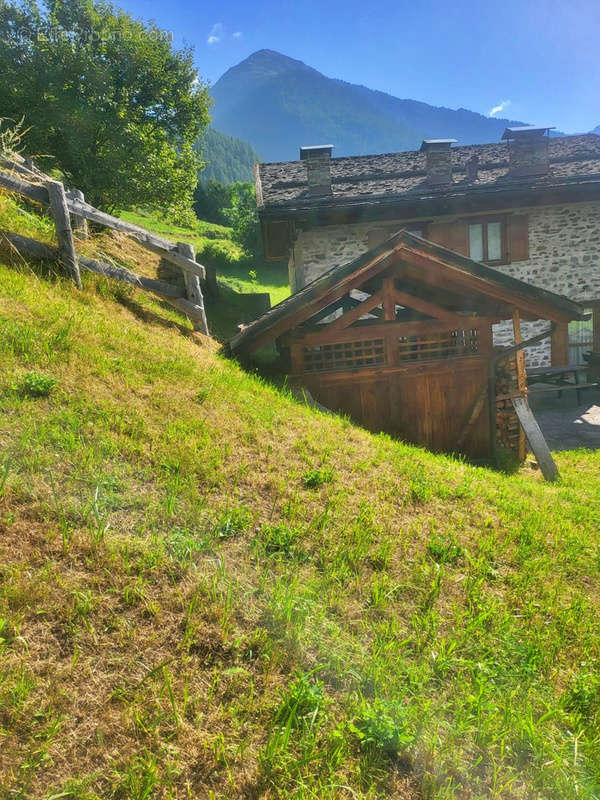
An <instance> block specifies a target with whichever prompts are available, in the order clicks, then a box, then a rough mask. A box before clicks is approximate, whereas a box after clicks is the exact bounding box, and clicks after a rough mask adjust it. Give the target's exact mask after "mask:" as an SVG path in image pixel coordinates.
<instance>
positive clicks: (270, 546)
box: [257, 525, 306, 560]
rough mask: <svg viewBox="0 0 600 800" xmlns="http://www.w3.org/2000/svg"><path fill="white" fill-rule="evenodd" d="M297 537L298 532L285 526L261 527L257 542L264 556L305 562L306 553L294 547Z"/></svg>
mask: <svg viewBox="0 0 600 800" xmlns="http://www.w3.org/2000/svg"><path fill="white" fill-rule="evenodd" d="M298 537H299V533H298V531H295V530H292V529H291V528H289V527H288V526H287V525H263V527H262V528H261V529H260V531H259V534H258V537H257V541H258V542H259V544H260V546H261V549H262V552H263V553H265V554H266V555H270V556H279V557H280V558H287V559H297V560H305V559H306V553H305V552H304V551H303V550H302V549H300V548H298V547H297V545H296V543H297V541H298Z"/></svg>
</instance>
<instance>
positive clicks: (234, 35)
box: [233, 31, 242, 39]
mask: <svg viewBox="0 0 600 800" xmlns="http://www.w3.org/2000/svg"><path fill="white" fill-rule="evenodd" d="M233 38H234V39H241V38H242V32H241V31H236V32H235V33H234V34H233Z"/></svg>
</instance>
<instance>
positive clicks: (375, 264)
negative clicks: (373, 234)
mask: <svg viewBox="0 0 600 800" xmlns="http://www.w3.org/2000/svg"><path fill="white" fill-rule="evenodd" d="M392 255H393V254H392ZM390 258H391V256H388V258H386V259H384V260H383V261H381V260H380V258H379V256H375V257H374V258H373V259H372V260H371V261H368V262H367V263H366V264H364V265H363V266H362V267H361V268H360V269H358V270H357V271H356V272H353V273H352V274H351V275H348V276H347V277H346V278H345V279H344V280H342V281H339V282H336V281H335V277H334V278H332V279H331V287H330V288H329V290H328V291H323V292H322V293H321V294H318V295H316V296H315V295H313V296H310V295H309V296H308V297H307V299H306V303H305V304H304V306H303V307H302V308H300V309H299V310H298V311H296V313H295V314H292V315H290V316H284V317H281V318H279V319H277V320H275V321H274V322H273V323H272V325H271V327H270V328H268V329H267V330H265V331H263V332H262V333H260V334H258V335H257V336H256V337H255V338H254V339H251V340H250V341H249V342H247V343H245V344H244V351H245V352H247V353H252V352H254V351H255V350H258V349H259V348H260V347H263V345H265V344H269V342H271V341H273V340H274V339H276V338H277V337H278V336H281V334H282V333H284V332H285V331H287V330H290V329H291V328H297V326H298V325H300V324H301V323H302V322H304V320H306V319H309V318H310V317H312V316H314V315H315V314H316V313H317V312H318V311H320V310H321V309H322V308H323V307H325V306H329V305H331V304H332V303H334V302H335V301H336V300H339V299H341V298H342V297H343V296H344V295H345V294H347V293H348V292H349V291H350V290H351V289H356V288H358V287H359V286H361V285H362V284H363V283H364V282H365V281H367V280H368V279H369V278H371V277H372V276H373V275H376V274H378V273H379V272H381V271H382V270H383V269H385V268H386V267H387V266H389V264H390ZM319 289H323V286H322V285H321V286H319ZM319 336H321V337H322V334H320V333H319ZM230 345H231V348H232V350H233V351H234V352H235V351H236V349H237V346H236V345H237V337H235V336H234V337H233V338H232V339H231V341H230Z"/></svg>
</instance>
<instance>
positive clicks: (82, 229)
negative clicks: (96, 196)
mask: <svg viewBox="0 0 600 800" xmlns="http://www.w3.org/2000/svg"><path fill="white" fill-rule="evenodd" d="M67 197H68V198H69V199H74V200H80V201H81V202H82V203H84V202H85V197H84V195H83V192H81V191H79V189H73V190H72V191H71V192H67ZM71 225H72V227H73V233H74V234H75V236H76V237H77V238H78V239H87V238H88V236H89V231H88V224H87V220H86V219H84V218H83V217H80V216H79V215H78V214H73V219H72V222H71Z"/></svg>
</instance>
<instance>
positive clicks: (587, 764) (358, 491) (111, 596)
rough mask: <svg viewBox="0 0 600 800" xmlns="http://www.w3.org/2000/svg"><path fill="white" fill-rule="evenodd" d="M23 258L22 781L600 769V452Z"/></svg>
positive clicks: (14, 740) (532, 778) (339, 778)
mask: <svg viewBox="0 0 600 800" xmlns="http://www.w3.org/2000/svg"><path fill="white" fill-rule="evenodd" d="M4 211H5V218H4V219H3V216H2V206H1V203H0V227H1V226H2V225H4V224H6V217H7V216H10V217H11V220H10V221H13V222H14V220H15V218H18V219H20V220H21V223H22V225H23V228H24V229H26V230H27V229H28V232H29V233H37V234H38V235H40V236H47V237H49V236H50V233H49V229H47V228H46V229H44V223H38V222H37V221H36V220H35V219H32V220H29V219H28V218H24V217H22V215H19V214H18V213H17V212H15V211H14V208H12V209H8V207H7V206H5V208H4ZM3 259H5V257H4V256H0V449H1V455H0V619H1V620H2V622H1V623H0V625H1V631H0V797H2V798H9V797H10V798H14V797H20V798H30V797H31V798H33V797H35V798H50V797H57V796H59V797H70V798H87V800H91V799H92V798H123V799H125V798H127V800H130V799H131V798H133V799H134V800H138V799H139V800H141V799H142V798H155V797H160V798H171V797H173V798H191V797H193V798H204V797H232V798H233V797H245V798H252V797H258V796H264V797H271V798H275V797H281V798H289V797H297V798H376V797H381V798H384V797H386V798H387V797H400V798H402V797H404V798H416V797H418V796H420V794H421V793H422V795H423V796H426V797H436V798H450V797H455V798H490V797H495V798H503V800H504V799H505V798H533V797H540V798H542V797H543V798H567V797H569V798H574V797H580V798H592V797H594V796H595V795H596V793H597V788H598V785H599V784H600V758H599V755H598V752H599V751H598V747H597V739H596V737H597V735H598V734H597V731H598V722H599V721H600V667H599V666H598V665H599V663H600V662H599V661H598V657H599V652H598V651H599V647H600V644H599V637H598V611H599V608H600V602H599V597H598V588H597V587H598V577H599V574H598V573H599V569H600V547H599V545H600V488H599V486H600V482H599V479H598V466H599V461H600V458H599V456H598V455H595V454H591V453H585V452H578V453H570V454H569V453H567V454H564V453H563V454H560V455H559V456H557V459H558V461H559V465H560V467H561V470H562V475H563V478H562V482H561V483H560V484H558V485H547V484H544V483H542V482H541V481H539V479H537V477H536V476H534V475H532V474H528V473H525V474H521V475H515V476H504V475H500V474H497V473H493V472H490V471H486V470H483V469H476V468H473V467H470V466H468V465H465V464H461V463H459V462H456V461H453V460H451V459H449V458H445V457H441V456H434V455H431V454H429V453H427V452H424V451H422V450H419V449H416V448H413V447H409V446H405V445H403V444H401V443H398V442H393V441H391V440H390V439H389V438H387V437H385V436H373V435H370V434H368V433H367V432H364V431H362V430H360V429H359V428H356V427H354V426H353V425H351V424H350V423H348V422H347V421H345V420H343V419H340V418H338V417H331V416H324V415H321V414H318V413H316V412H313V411H311V410H309V409H307V408H306V407H303V406H301V405H299V404H297V403H295V402H294V401H293V400H292V399H291V398H290V397H289V396H286V395H285V394H284V393H281V392H279V391H277V390H275V389H274V388H272V387H270V386H269V385H267V384H265V383H264V382H262V381H261V380H260V379H258V378H256V377H253V376H250V375H247V374H245V373H244V372H242V371H241V370H240V369H239V368H238V367H237V366H236V365H235V364H233V363H230V362H228V361H226V360H224V359H222V358H221V357H220V356H219V355H218V353H217V352H216V348H215V346H214V345H213V344H212V343H210V342H209V343H206V342H203V341H201V340H199V339H196V338H194V335H193V334H190V333H189V331H188V330H186V328H185V326H183V325H178V324H177V323H176V320H177V317H176V315H175V314H171V313H170V312H166V311H165V309H164V308H163V307H162V306H160V305H158V304H155V303H153V301H151V300H148V299H147V298H146V297H145V296H141V295H140V296H134V295H131V294H130V293H127V294H122V293H120V292H116V291H115V289H114V288H113V287H112V285H110V284H109V283H107V282H106V281H97V280H96V279H94V278H91V277H90V276H89V275H87V276H86V278H85V284H86V285H85V289H84V291H83V292H81V293H78V292H76V290H74V289H73V288H72V287H71V285H69V283H67V282H66V281H65V280H63V279H58V278H56V277H53V276H51V275H50V276H46V277H44V276H42V274H41V272H40V271H39V270H35V271H32V270H31V269H30V267H29V266H28V265H27V264H22V265H21V266H20V267H18V265H17V268H15V266H14V265H13V266H12V267H8V266H6V265H5V262H4V261H3ZM138 303H140V304H142V305H143V308H144V310H145V312H146V321H145V322H142V321H140V319H139V313H138V311H139V309H138V311H136V308H137V304H138ZM31 371H35V372H36V373H39V374H43V375H46V376H51V377H53V378H55V379H56V381H57V384H56V386H55V388H54V389H53V391H52V392H51V394H50V395H49V396H48V397H32V396H31V381H29V382H28V381H27V380H26V379H25V376H26V375H27V374H28V373H30V372H31ZM27 387H29V388H27ZM361 736H363V737H366V741H363V742H362V746H361ZM389 751H394V752H398V753H400V756H398V755H396V756H394V755H390V754H389Z"/></svg>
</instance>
